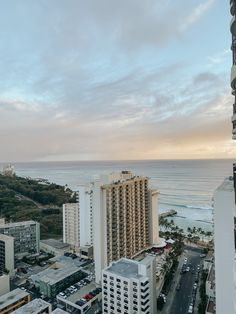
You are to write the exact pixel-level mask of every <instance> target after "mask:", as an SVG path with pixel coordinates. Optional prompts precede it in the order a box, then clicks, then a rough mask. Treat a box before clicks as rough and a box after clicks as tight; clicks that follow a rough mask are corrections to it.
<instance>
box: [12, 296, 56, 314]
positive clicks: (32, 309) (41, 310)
mask: <svg viewBox="0 0 236 314" xmlns="http://www.w3.org/2000/svg"><path fill="white" fill-rule="evenodd" d="M51 312H52V306H51V304H50V303H48V302H46V301H44V300H42V299H34V300H33V301H31V302H29V303H27V304H26V305H24V306H22V307H20V308H19V309H18V310H15V311H14V312H12V314H49V313H51Z"/></svg>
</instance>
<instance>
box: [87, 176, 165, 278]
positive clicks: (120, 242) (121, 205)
mask: <svg viewBox="0 0 236 314" xmlns="http://www.w3.org/2000/svg"><path fill="white" fill-rule="evenodd" d="M93 210H94V214H93V215H94V222H96V223H94V259H95V274H96V282H97V283H99V282H100V281H101V272H102V269H103V268H104V267H106V266H107V265H108V264H109V263H110V262H111V261H114V260H118V259H119V258H122V257H127V258H132V257H134V256H135V255H137V254H138V253H140V252H141V251H143V250H145V249H147V248H148V247H149V246H151V245H153V243H155V244H157V243H158V241H159V237H158V212H157V193H156V191H150V190H149V189H148V178H146V177H138V176H134V175H133V174H132V173H130V172H127V173H124V174H122V173H121V174H119V175H118V174H116V175H115V174H113V175H108V176H107V177H106V176H103V177H102V179H100V181H97V182H96V183H95V188H94V206H93Z"/></svg>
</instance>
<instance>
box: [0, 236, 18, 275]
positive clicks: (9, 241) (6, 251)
mask: <svg viewBox="0 0 236 314" xmlns="http://www.w3.org/2000/svg"><path fill="white" fill-rule="evenodd" d="M14 266H15V265H14V238H13V237H9V236H7V235H5V234H0V275H1V274H3V273H4V271H5V270H7V271H9V274H10V276H14V274H15V271H14V268H15V267H14Z"/></svg>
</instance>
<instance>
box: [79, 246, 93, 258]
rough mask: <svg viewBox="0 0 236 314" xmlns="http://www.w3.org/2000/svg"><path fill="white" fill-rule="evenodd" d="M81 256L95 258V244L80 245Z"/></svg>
mask: <svg viewBox="0 0 236 314" xmlns="http://www.w3.org/2000/svg"><path fill="white" fill-rule="evenodd" d="M80 256H81V257H82V258H90V259H92V258H93V246H92V245H85V246H81V247H80Z"/></svg>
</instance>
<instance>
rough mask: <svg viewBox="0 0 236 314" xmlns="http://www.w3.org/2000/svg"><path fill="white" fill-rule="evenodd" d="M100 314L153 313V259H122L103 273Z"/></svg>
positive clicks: (154, 288)
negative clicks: (101, 311)
mask: <svg viewBox="0 0 236 314" xmlns="http://www.w3.org/2000/svg"><path fill="white" fill-rule="evenodd" d="M102 293H103V295H102V305H103V313H104V314H106V313H107V314H111V313H121V314H125V313H129V314H134V313H150V314H156V312H157V309H156V265H155V257H152V256H147V257H146V258H144V259H143V260H142V261H140V262H138V261H134V260H129V259H126V258H122V259H120V260H118V261H117V262H112V263H111V264H110V266H109V267H107V268H106V269H104V270H103V279H102Z"/></svg>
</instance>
